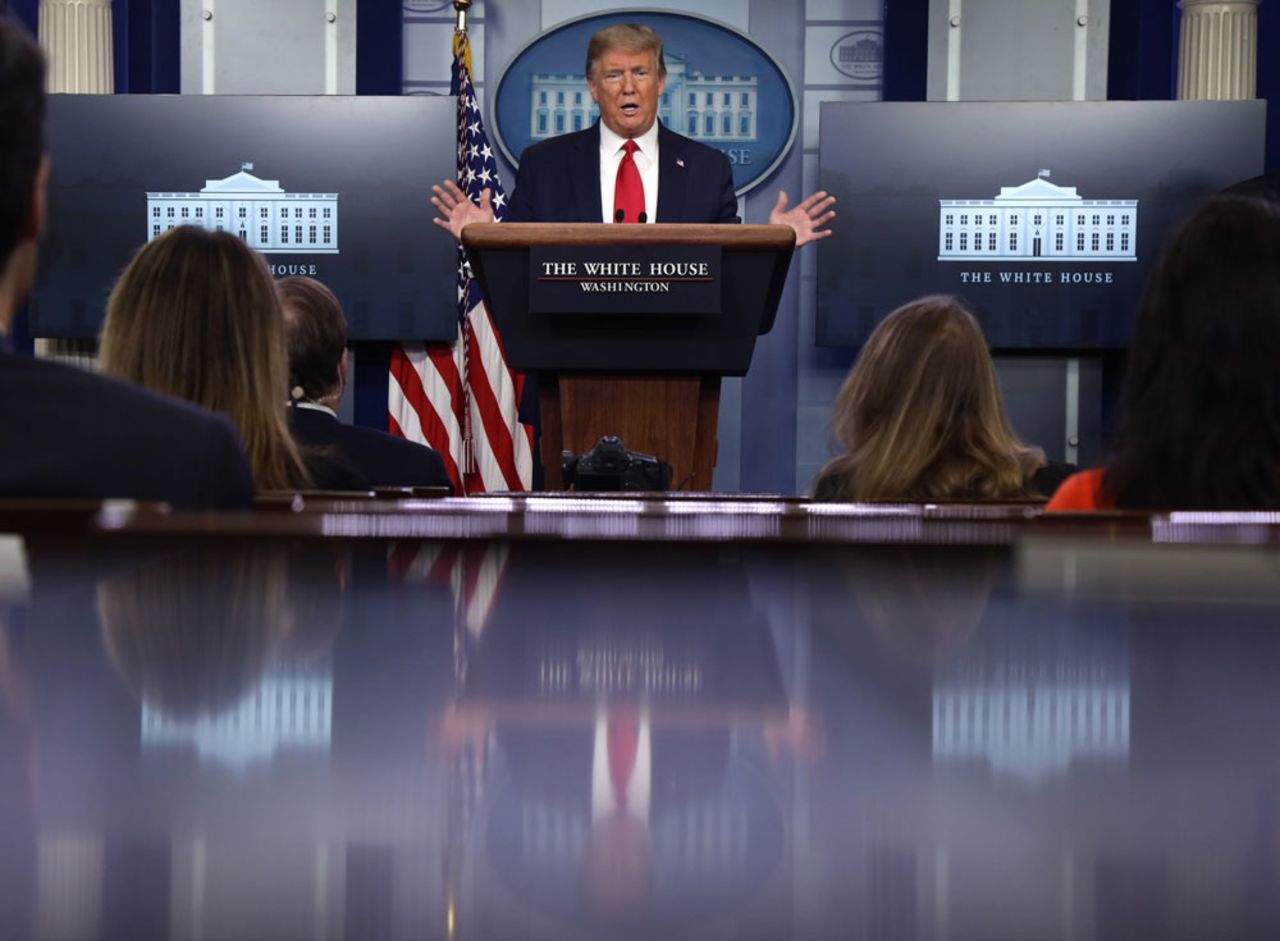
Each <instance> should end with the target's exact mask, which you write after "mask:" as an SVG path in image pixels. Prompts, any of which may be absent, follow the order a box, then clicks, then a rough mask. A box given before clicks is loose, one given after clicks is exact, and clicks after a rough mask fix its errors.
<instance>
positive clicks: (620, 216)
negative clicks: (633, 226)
mask: <svg viewBox="0 0 1280 941" xmlns="http://www.w3.org/2000/svg"><path fill="white" fill-rule="evenodd" d="M626 215H627V214H626V213H625V212H623V211H622V210H621V209H618V210H616V211H615V212H614V214H613V221H614V222H621V221H622V220H623V219H624V218H626Z"/></svg>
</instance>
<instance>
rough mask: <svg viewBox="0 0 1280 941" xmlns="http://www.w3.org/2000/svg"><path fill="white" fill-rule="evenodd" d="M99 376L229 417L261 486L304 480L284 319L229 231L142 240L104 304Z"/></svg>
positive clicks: (255, 264) (254, 260) (182, 231)
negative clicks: (291, 415) (291, 420)
mask: <svg viewBox="0 0 1280 941" xmlns="http://www.w3.org/2000/svg"><path fill="white" fill-rule="evenodd" d="M101 363H102V369H103V371H104V372H106V373H109V374H110V375H114V376H118V377H119V378H122V379H128V380H130V381H132V382H136V383H138V384H140V385H143V386H146V387H147V388H149V389H152V390H154V391H157V392H165V393H168V394H169V395H173V396H177V397H178V398H183V399H187V400H188V401H191V402H195V403H196V404H197V405H202V406H204V407H205V408H207V409H210V410H211V411H215V412H222V413H224V414H226V415H227V417H228V418H230V419H231V421H232V423H233V424H234V425H235V426H236V428H237V429H238V430H239V432H240V437H241V439H242V441H243V442H244V449H245V453H246V454H247V456H248V458H249V465H250V467H251V468H252V470H253V479H254V485H255V486H256V487H257V489H258V490H259V491H263V490H285V489H294V488H304V487H309V486H311V485H312V476H311V474H310V473H309V472H308V470H307V467H306V465H305V464H304V463H303V459H302V456H301V455H300V454H299V452H298V449H297V447H296V446H295V445H294V443H293V439H292V438H291V437H290V435H289V429H288V426H287V424H286V422H285V403H286V398H287V394H288V382H289V369H288V363H287V361H286V354H285V338H284V317H283V314H282V313H281V310H280V301H279V299H278V298H277V296H276V290H275V284H274V282H273V281H272V279H271V274H270V272H268V271H267V266H266V264H265V262H263V260H262V256H261V255H259V254H258V253H257V252H255V251H253V249H251V248H249V246H247V245H246V244H245V243H244V242H242V241H241V240H240V239H238V238H236V237H235V236H234V235H231V234H229V233H227V232H210V231H206V230H205V229H201V228H197V227H195V226H181V227H179V228H176V229H173V230H171V231H169V232H166V233H165V234H163V235H161V236H160V237H158V238H156V239H155V240H153V241H152V242H150V243H148V244H147V245H145V246H143V248H142V249H140V250H139V251H138V253H137V254H136V255H135V256H134V257H133V260H132V261H130V262H129V265H128V266H127V267H126V268H125V270H124V273H123V274H122V275H121V276H120V280H119V281H117V282H116V285H115V287H114V288H113V289H112V291H111V296H110V298H109V299H108V301H107V316H106V320H105V322H104V323H103V326H102V344H101Z"/></svg>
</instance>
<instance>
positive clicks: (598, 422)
mask: <svg viewBox="0 0 1280 941" xmlns="http://www.w3.org/2000/svg"><path fill="white" fill-rule="evenodd" d="M462 242H463V244H464V245H465V246H466V247H467V249H468V252H469V255H470V259H471V265H472V269H473V271H474V272H475V275H476V278H477V279H478V280H479V282H480V286H481V288H482V289H483V291H484V295H485V298H486V299H487V301H488V304H489V313H490V315H491V316H492V317H493V321H494V323H495V324H496V325H497V328H498V331H499V333H500V334H501V336H502V344H503V347H504V350H505V352H506V356H507V362H508V364H509V365H510V366H511V367H512V368H513V369H516V370H518V371H520V372H523V373H529V374H535V375H537V376H538V377H539V383H540V385H539V395H540V400H539V405H540V408H541V412H542V462H543V468H544V470H545V472H546V485H547V488H548V489H551V490H558V489H560V488H561V486H562V482H561V476H560V452H561V451H562V450H571V451H574V452H575V453H582V452H583V451H586V450H588V449H589V448H591V447H592V446H593V445H594V444H595V443H596V440H597V439H598V438H599V437H600V436H601V435H606V434H615V435H618V436H620V437H621V438H622V439H623V441H624V442H626V445H627V447H629V448H631V449H632V450H634V451H641V452H644V453H647V454H656V455H657V456H659V457H661V458H662V459H663V460H665V461H667V462H668V463H669V464H671V466H672V470H673V477H672V482H673V484H674V485H678V484H679V483H680V482H682V481H684V480H685V479H686V478H689V483H688V484H687V485H686V486H687V487H688V489H692V490H710V489H711V473H712V469H713V468H714V467H715V460H716V419H717V415H718V412H719V405H720V377H721V376H741V375H743V374H744V373H745V372H746V371H747V367H748V366H749V365H750V364H751V354H752V352H753V351H754V349H755V342H756V337H757V336H760V335H762V334H765V333H768V332H769V330H770V328H772V326H773V319H774V315H775V313H776V312H777V308H778V300H779V298H780V297H781V295H782V286H783V283H784V282H785V281H786V277H787V268H788V266H789V265H790V262H791V253H792V251H793V250H794V246H795V235H794V233H793V232H792V231H791V229H789V228H787V227H786V226H773V225H602V224H574V225H550V224H540V223H536V224H518V223H509V222H508V223H502V224H500V225H472V226H468V227H467V228H466V229H465V230H464V231H463V233H462ZM547 249H550V250H552V251H553V252H554V251H556V250H563V251H564V252H565V253H566V254H567V255H572V254H573V253H578V254H579V255H580V254H582V253H584V252H585V253H590V252H591V251H592V250H593V249H599V250H600V252H601V253H603V254H605V255H607V256H608V257H611V258H615V259H616V258H619V257H626V258H628V259H631V258H634V259H638V261H637V264H640V263H643V265H644V266H645V269H644V270H645V271H646V272H647V271H649V270H650V269H649V268H648V267H647V266H648V265H649V263H650V261H651V260H652V259H655V258H658V259H661V258H662V257H663V256H662V252H663V251H664V250H666V251H671V252H681V251H686V252H687V251H693V252H695V253H696V252H699V251H701V252H703V253H704V254H705V253H710V254H711V255H714V256H716V259H717V263H718V266H719V267H718V273H717V274H716V276H715V278H714V282H715V284H716V285H717V286H718V288H719V297H718V300H717V302H716V303H715V304H714V307H715V309H714V310H703V311H702V312H690V308H687V307H682V306H681V305H682V303H683V302H682V301H680V300H675V301H669V300H668V298H667V297H666V296H663V295H660V294H656V293H655V294H653V296H652V297H650V298H649V299H647V300H640V301H638V300H637V299H636V298H635V297H634V296H628V295H623V294H618V293H598V294H591V295H590V299H589V300H586V299H581V300H579V301H578V303H577V304H576V305H574V306H577V308H578V309H571V308H570V307H566V308H559V309H550V310H549V309H546V306H545V303H544V304H542V305H539V304H532V305H531V303H530V301H531V291H532V290H534V289H536V285H535V282H534V279H535V277H536V275H537V272H535V271H534V270H533V267H532V265H533V264H534V262H535V260H536V259H534V258H532V257H531V256H538V257H544V256H545V255H546V251H545V250H547ZM540 252H541V253H542V254H541V255H539V253H540ZM559 280H573V279H563V278H562V279H559ZM584 280H589V279H586V278H585V276H584ZM612 280H614V281H616V280H619V279H616V278H615V279H612ZM639 280H640V281H651V280H653V279H649V278H639ZM673 280H675V281H679V280H680V279H678V278H677V279H673ZM704 280H709V281H710V279H704ZM681 287H682V286H681V285H679V284H677V285H676V288H677V289H679V288H681ZM569 288H570V290H571V292H572V291H575V290H576V289H577V286H576V285H573V284H571V285H569ZM582 290H583V291H584V292H585V290H586V289H585V288H583V289H582ZM677 295H678V291H677V292H676V294H673V295H671V296H677ZM583 304H586V305H588V307H589V309H585V310H584V309H582V305H583ZM638 304H640V305H645V304H647V306H648V309H647V310H643V311H638V310H636V309H635V308H636V307H637V305H638ZM531 307H532V308H533V310H531ZM540 307H541V309H539V308H540Z"/></svg>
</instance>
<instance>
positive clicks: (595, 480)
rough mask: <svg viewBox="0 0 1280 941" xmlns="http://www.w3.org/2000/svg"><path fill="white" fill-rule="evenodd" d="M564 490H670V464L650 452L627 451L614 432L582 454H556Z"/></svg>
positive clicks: (566, 452) (568, 452) (569, 452)
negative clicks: (558, 459)
mask: <svg viewBox="0 0 1280 941" xmlns="http://www.w3.org/2000/svg"><path fill="white" fill-rule="evenodd" d="M560 470H561V473H563V475H564V486H565V489H566V490H596V491H603V490H649V491H656V490H670V489H671V465H670V464H668V463H667V462H666V461H664V460H661V459H660V458H656V457H654V456H653V455H652V454H640V453H639V452H636V451H628V450H627V448H626V446H625V445H624V444H623V443H622V439H621V438H619V437H618V436H617V435H605V436H604V437H603V438H601V439H600V440H599V441H597V442H596V446H595V447H594V448H592V449H591V450H590V451H588V452H587V453H586V454H582V455H579V456H578V457H574V455H573V452H572V451H564V452H562V453H561V455H560Z"/></svg>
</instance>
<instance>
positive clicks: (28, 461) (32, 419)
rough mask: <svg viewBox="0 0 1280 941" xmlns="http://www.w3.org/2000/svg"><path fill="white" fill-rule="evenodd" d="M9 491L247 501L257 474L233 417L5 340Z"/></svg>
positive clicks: (1, 417) (4, 483)
mask: <svg viewBox="0 0 1280 941" xmlns="http://www.w3.org/2000/svg"><path fill="white" fill-rule="evenodd" d="M2 343H3V340H0V344H2ZM0 497H42V498H47V499H58V498H61V499H106V498H117V497H119V498H128V499H134V500H156V501H164V502H167V503H171V504H173V505H174V506H175V507H182V508H202V507H214V508H226V507H243V506H248V505H249V503H250V502H251V501H252V499H253V478H252V476H251V474H250V471H249V465H248V463H247V462H246V461H245V457H244V452H243V450H242V449H241V445H240V437H239V435H238V434H237V433H236V431H235V429H234V428H233V427H232V425H231V422H229V421H228V420H227V419H226V418H225V417H224V416H222V415H215V414H213V413H211V412H207V411H205V410H204V409H202V408H198V407H197V406H195V405H192V404H190V403H188V402H183V401H180V400H178V399H174V398H170V397H168V396H161V395H157V394H155V393H153V392H149V391H147V390H145V389H142V388H139V387H138V386H134V385H130V384H128V383H125V382H120V381H118V380H115V379H110V378H107V377H106V376H99V375H96V374H95V373H91V372H88V371H86V370H83V369H79V368H77V367H74V366H66V365H63V364H61V363H53V362H49V361H47V360H40V359H35V358H34V357H30V356H23V355H19V354H15V353H13V352H12V351H10V350H8V349H7V348H6V347H3V346H0Z"/></svg>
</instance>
